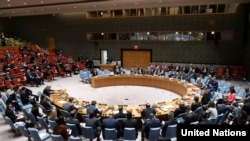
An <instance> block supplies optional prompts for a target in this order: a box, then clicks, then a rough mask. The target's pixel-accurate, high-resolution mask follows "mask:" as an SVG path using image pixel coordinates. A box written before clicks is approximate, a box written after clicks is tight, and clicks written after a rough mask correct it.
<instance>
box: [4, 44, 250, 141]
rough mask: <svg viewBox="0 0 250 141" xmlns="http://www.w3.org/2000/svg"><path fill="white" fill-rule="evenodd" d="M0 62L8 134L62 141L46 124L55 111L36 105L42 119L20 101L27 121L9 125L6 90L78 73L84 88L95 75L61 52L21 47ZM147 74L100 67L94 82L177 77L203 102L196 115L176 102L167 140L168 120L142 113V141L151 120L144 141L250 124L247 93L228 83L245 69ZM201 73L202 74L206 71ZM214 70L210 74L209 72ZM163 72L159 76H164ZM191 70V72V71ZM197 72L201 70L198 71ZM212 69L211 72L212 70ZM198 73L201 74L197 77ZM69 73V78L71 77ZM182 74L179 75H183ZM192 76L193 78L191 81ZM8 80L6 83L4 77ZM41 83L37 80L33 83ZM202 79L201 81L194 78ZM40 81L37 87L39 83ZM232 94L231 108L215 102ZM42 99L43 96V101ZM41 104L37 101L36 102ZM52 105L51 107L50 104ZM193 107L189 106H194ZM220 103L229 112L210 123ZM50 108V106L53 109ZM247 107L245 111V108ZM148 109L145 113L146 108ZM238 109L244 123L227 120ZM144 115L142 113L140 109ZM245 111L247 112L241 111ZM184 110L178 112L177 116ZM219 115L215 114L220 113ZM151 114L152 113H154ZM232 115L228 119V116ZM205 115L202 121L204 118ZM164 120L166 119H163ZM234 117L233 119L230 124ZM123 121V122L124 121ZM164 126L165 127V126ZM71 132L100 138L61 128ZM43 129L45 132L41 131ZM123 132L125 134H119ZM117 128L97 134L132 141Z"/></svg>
mask: <svg viewBox="0 0 250 141" xmlns="http://www.w3.org/2000/svg"><path fill="white" fill-rule="evenodd" d="M0 60H2V61H1V63H0V64H1V67H0V68H1V71H0V76H1V77H0V88H1V89H2V95H1V100H0V112H1V114H2V116H3V118H4V119H5V120H6V123H7V124H9V125H10V129H11V131H12V132H14V133H15V135H16V134H21V135H22V136H25V137H27V138H28V140H29V141H30V140H34V141H45V140H48V139H51V140H52V141H63V139H62V136H60V135H56V134H53V132H52V131H53V129H54V128H53V127H55V126H56V125H57V122H56V120H55V119H50V116H51V113H52V111H53V109H50V110H48V109H46V108H45V107H43V106H41V105H40V106H39V109H41V112H42V114H43V116H41V117H38V116H35V115H34V114H33V113H32V112H31V111H32V110H31V109H32V108H33V107H34V105H31V104H25V105H23V103H22V102H21V101H20V99H18V101H16V102H17V104H18V105H19V106H20V108H21V109H20V110H19V111H15V112H21V113H22V114H23V115H24V116H25V121H24V122H23V123H21V124H18V123H17V122H16V123H13V121H11V120H10V118H9V117H7V116H6V115H5V111H6V109H7V105H6V103H7V101H8V98H9V96H10V94H8V91H11V90H15V89H16V88H19V87H20V86H25V85H31V86H33V85H35V84H36V86H37V87H39V86H40V85H42V82H43V81H56V80H55V78H56V77H62V78H63V79H64V78H65V79H66V78H67V77H70V76H71V75H72V74H77V75H79V77H80V78H81V80H82V81H83V82H85V83H91V82H90V77H92V76H94V75H93V70H91V69H89V68H87V67H86V62H84V61H83V62H82V61H78V60H76V59H74V58H73V57H70V56H67V55H63V54H61V52H60V51H55V52H50V51H47V50H43V49H41V48H39V47H37V46H27V47H25V48H19V47H4V48H1V49H0ZM149 68H150V69H149V70H140V69H139V68H126V69H122V71H121V72H120V73H119V74H117V73H116V74H114V72H113V71H110V70H100V69H99V68H94V69H95V70H96V71H97V75H96V76H98V77H102V76H108V75H130V74H140V75H154V76H155V75H156V76H159V77H162V78H176V79H179V80H180V81H186V82H188V83H193V84H195V85H197V86H198V87H199V88H200V89H201V90H202V91H201V93H200V96H201V99H199V104H200V105H199V108H197V109H196V110H193V111H192V110H190V109H191V108H192V105H185V104H184V103H179V107H178V108H176V109H174V110H173V111H171V112H173V113H174V114H175V115H174V117H173V120H174V121H176V124H173V125H168V126H167V130H166V132H165V133H164V134H165V136H163V135H162V131H163V127H164V125H165V123H167V121H170V118H167V117H164V118H162V117H161V118H159V117H157V115H154V116H153V117H150V118H149V119H147V120H143V121H145V122H144V123H142V122H141V121H142V120H141V119H142V118H144V116H145V115H143V114H142V118H141V119H136V120H137V122H138V123H139V124H138V129H139V131H140V133H141V134H142V135H143V136H142V137H141V139H142V140H144V138H146V137H144V133H145V130H146V128H145V127H148V125H147V123H148V121H150V120H157V121H159V123H160V125H159V127H152V128H150V129H149V134H148V137H147V138H148V139H149V140H158V139H159V138H161V137H163V138H165V139H169V138H171V139H173V140H176V139H177V137H176V127H177V125H178V124H188V125H200V124H201V123H203V121H204V119H206V120H209V121H210V123H209V124H212V125H221V124H226V125H231V124H233V125H246V126H249V121H250V116H249V115H250V113H247V112H248V111H247V110H250V109H247V108H246V107H247V106H246V105H248V104H250V97H249V96H250V94H249V92H248V91H246V89H245V88H242V87H232V86H233V84H232V83H230V81H227V79H235V78H237V79H239V78H240V79H243V78H245V74H246V73H245V70H244V69H243V68H242V67H234V66H220V65H216V66H215V65H198V64H197V65H194V64H191V65H190V64H162V63H152V64H150V66H149ZM204 68H205V71H204ZM211 68H212V69H211ZM162 70H163V71H162ZM193 70H194V71H193ZM198 70H199V71H198ZM211 70H212V71H211ZM228 70H229V75H228V76H229V77H227V76H226V75H227V74H226V72H227V71H228ZM29 71H31V72H32V76H34V74H35V73H37V76H36V77H34V78H33V79H28V75H27V73H29ZM197 72H199V73H197ZM71 73H72V74H71ZM182 73H183V74H184V75H181V74H182ZM194 76H196V77H194ZM7 77H8V78H7ZM213 77H215V78H216V77H217V78H220V79H215V81H216V82H217V84H218V90H216V91H210V89H209V87H210V85H208V83H209V81H211V79H212V78H213ZM35 78H39V80H37V79H35ZM198 78H200V79H198ZM38 82H39V83H38ZM231 89H234V91H235V95H236V96H235V98H234V100H233V103H232V104H227V103H226V104H225V103H219V102H218V101H219V100H225V99H226V98H227V97H228V93H229V92H230V90H231ZM206 92H208V93H209V94H211V97H209V100H208V101H207V103H206V104H204V103H202V99H204V97H205V95H206ZM41 96H45V94H44V93H42V92H40V94H39V97H40V98H41ZM45 97H46V96H45ZM40 102H41V101H40ZM211 103H214V104H216V106H215V107H213V106H210V104H211ZM50 104H53V103H50ZM192 104H193V103H192ZM219 104H225V106H226V107H228V110H226V111H223V112H222V113H218V115H217V116H216V117H215V118H213V119H211V118H210V117H209V116H210V113H208V112H207V111H208V109H209V108H215V109H216V110H218V109H219V106H218V105H219ZM53 106H54V105H53ZM150 108H151V109H152V111H154V107H150ZM244 108H246V109H247V110H246V109H244ZM145 109H147V108H145ZM236 109H237V110H239V111H238V112H239V113H240V114H246V117H245V119H240V120H241V121H242V122H239V120H237V119H239V118H242V117H241V116H239V115H235V116H234V117H229V115H231V114H234V112H236V111H235V110H236ZM141 110H142V111H141V112H143V110H144V109H141ZM245 110H246V111H245ZM56 111H57V114H58V115H57V117H59V116H63V117H64V119H66V118H68V117H70V116H71V115H72V114H71V112H69V111H66V110H65V109H59V108H58V107H56ZM180 111H182V112H180ZM218 111H219V110H218ZM152 113H154V112H152ZM230 113H231V114H230ZM190 114H195V115H196V118H195V119H192V121H190V119H189V116H190ZM204 114H206V116H205V117H204ZM166 116H167V115H166ZM80 117H81V119H79V117H77V116H74V119H78V120H79V122H82V123H83V122H85V119H86V118H87V117H89V115H87V116H86V115H85V116H80ZM178 118H182V119H183V121H182V122H178ZM231 118H232V119H231ZM98 120H99V122H100V123H101V124H102V121H103V117H99V118H98ZM125 120H126V117H124V120H123V121H122V124H123V122H124V121H125ZM163 121H164V122H163ZM27 123H33V124H34V126H32V127H27V126H25V125H27ZM65 126H67V128H68V129H70V130H69V131H71V133H70V134H69V135H70V137H69V141H82V140H87V139H90V140H92V139H98V137H96V136H95V135H94V133H93V132H94V131H93V129H92V127H88V126H85V124H81V129H82V131H79V129H78V128H77V125H76V124H72V123H65ZM40 129H44V130H40ZM122 131H123V129H122ZM120 132H121V129H120V128H104V130H103V131H102V132H101V134H104V135H105V138H104V139H105V140H117V139H124V140H136V139H138V137H136V132H135V128H124V134H123V135H122V136H117V133H120Z"/></svg>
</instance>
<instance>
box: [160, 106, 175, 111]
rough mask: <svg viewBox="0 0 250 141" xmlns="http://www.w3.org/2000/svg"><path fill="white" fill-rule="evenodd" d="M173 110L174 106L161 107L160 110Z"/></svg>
mask: <svg viewBox="0 0 250 141" xmlns="http://www.w3.org/2000/svg"><path fill="white" fill-rule="evenodd" d="M173 108H175V106H174V105H164V106H161V110H162V111H168V110H169V109H173Z"/></svg>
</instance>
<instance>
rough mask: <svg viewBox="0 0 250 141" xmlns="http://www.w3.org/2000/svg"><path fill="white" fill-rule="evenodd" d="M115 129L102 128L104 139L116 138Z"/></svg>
mask: <svg viewBox="0 0 250 141" xmlns="http://www.w3.org/2000/svg"><path fill="white" fill-rule="evenodd" d="M116 139H117V131H116V129H115V128H104V140H116Z"/></svg>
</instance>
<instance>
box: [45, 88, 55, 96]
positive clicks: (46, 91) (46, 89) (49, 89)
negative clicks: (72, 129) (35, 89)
mask: <svg viewBox="0 0 250 141" xmlns="http://www.w3.org/2000/svg"><path fill="white" fill-rule="evenodd" d="M53 93H55V90H52V89H51V85H47V86H46V87H45V88H44V89H43V94H45V95H47V96H48V97H49V96H50V94H53Z"/></svg>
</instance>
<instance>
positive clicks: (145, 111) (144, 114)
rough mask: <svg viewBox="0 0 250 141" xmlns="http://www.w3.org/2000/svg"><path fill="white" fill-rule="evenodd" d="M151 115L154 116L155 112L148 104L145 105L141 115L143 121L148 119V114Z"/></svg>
mask: <svg viewBox="0 0 250 141" xmlns="http://www.w3.org/2000/svg"><path fill="white" fill-rule="evenodd" d="M151 113H153V114H155V113H156V111H155V109H154V108H152V107H150V104H149V103H147V104H146V108H145V109H143V110H142V112H141V115H142V119H143V120H147V119H149V118H150V114H151Z"/></svg>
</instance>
